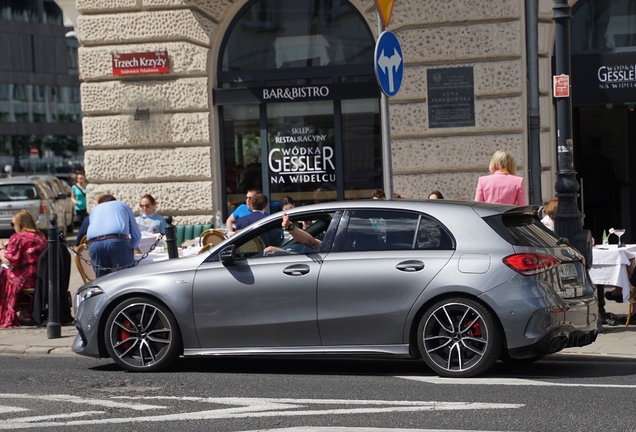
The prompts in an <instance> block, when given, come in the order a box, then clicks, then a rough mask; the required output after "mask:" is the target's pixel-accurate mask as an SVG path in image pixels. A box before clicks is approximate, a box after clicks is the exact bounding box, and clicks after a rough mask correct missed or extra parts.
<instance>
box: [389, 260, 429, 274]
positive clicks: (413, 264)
mask: <svg viewBox="0 0 636 432" xmlns="http://www.w3.org/2000/svg"><path fill="white" fill-rule="evenodd" d="M395 268H396V269H398V270H401V271H406V272H415V271H420V270H422V269H423V268H424V263H423V262H422V261H417V260H411V261H402V262H401V263H399V264H398V265H396V266H395Z"/></svg>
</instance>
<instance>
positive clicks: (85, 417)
mask: <svg viewBox="0 0 636 432" xmlns="http://www.w3.org/2000/svg"><path fill="white" fill-rule="evenodd" d="M635 366H636V365H635V364H634V362H633V361H625V360H618V359H605V360H602V361H599V359H598V358H590V357H580V356H566V355H556V356H552V357H549V358H548V359H545V360H542V361H540V362H538V363H536V364H534V365H525V366H510V365H506V364H503V363H498V364H496V365H495V367H494V368H493V369H492V370H491V371H490V372H489V373H488V374H487V375H484V376H481V377H478V378H472V379H466V380H450V379H440V378H438V377H436V376H435V375H433V374H432V373H431V372H430V371H429V370H428V369H427V368H426V367H425V366H424V365H423V364H422V363H419V362H415V361H376V360H331V359H324V360H306V359H294V360H289V359H277V358H250V359H248V358H223V359H214V358H200V359H190V358H188V359H181V360H180V361H179V362H178V363H177V364H176V365H175V367H173V368H172V369H170V370H169V371H167V372H163V373H146V374H136V373H129V372H124V371H122V370H120V369H119V368H118V367H116V366H115V365H114V363H112V362H111V361H110V360H95V359H88V358H83V357H78V356H69V357H61V356H60V357H58V356H52V355H49V356H33V355H31V356H10V355H1V356H0V430H5V429H11V430H15V429H17V430H20V429H33V428H37V429H42V430H74V431H75V430H87V431H88V430H90V431H110V430H114V429H117V430H126V431H142V430H153V431H173V430H185V429H186V428H187V429H188V430H195V431H211V430H214V431H251V430H270V429H274V430H279V429H287V430H294V431H299V430H303V431H309V430H311V431H314V432H322V431H326V430H330V431H335V430H337V431H339V432H341V431H345V430H347V431H349V430H351V431H363V430H365V429H364V428H382V429H398V430H413V429H417V430H462V431H468V430H470V431H474V430H480V431H553V430H554V431H556V430H558V431H576V432H580V431H607V430H621V431H630V430H635V429H636V420H635V416H634V411H635V410H634V408H633V399H634V395H635V394H636V367H635ZM288 428H292V429H288ZM308 428H310V429H308ZM322 428H350V429H322Z"/></svg>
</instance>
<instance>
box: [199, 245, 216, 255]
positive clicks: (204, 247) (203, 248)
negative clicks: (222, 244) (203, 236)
mask: <svg viewBox="0 0 636 432" xmlns="http://www.w3.org/2000/svg"><path fill="white" fill-rule="evenodd" d="M212 246H214V245H212V244H206V245H205V246H203V247H202V248H201V250H200V251H199V253H198V254H197V255H201V254H202V253H203V252H207V251H209V250H210V248H211V247H212Z"/></svg>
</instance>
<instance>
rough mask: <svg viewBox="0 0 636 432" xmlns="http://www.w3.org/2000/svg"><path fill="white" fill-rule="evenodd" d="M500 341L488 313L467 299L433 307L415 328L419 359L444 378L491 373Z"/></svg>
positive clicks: (498, 328)
mask: <svg viewBox="0 0 636 432" xmlns="http://www.w3.org/2000/svg"><path fill="white" fill-rule="evenodd" d="M502 340H503V339H502V334H501V329H500V327H499V326H498V325H497V322H496V321H495V319H494V318H493V315H492V314H491V312H490V311H489V310H487V309H486V308H485V307H484V306H482V305H481V304H479V303H477V302H476V301H473V300H469V299H466V298H448V299H444V300H442V301H439V302H437V303H435V304H434V305H433V306H431V307H430V308H429V309H428V310H427V311H426V313H425V314H424V316H423V317H422V319H421V321H420V324H419V326H418V336H417V342H418V346H419V349H420V354H421V355H422V358H423V359H424V361H425V362H426V364H427V365H428V366H429V367H430V368H431V369H432V370H433V371H434V372H435V373H437V374H439V375H440V376H445V377H452V378H462V377H464V378H465V377H471V376H475V375H478V374H480V373H482V372H485V371H486V370H488V369H490V368H491V367H492V365H493V364H494V363H495V362H496V361H497V359H498V358H499V355H500V353H501V349H502V345H503V342H502Z"/></svg>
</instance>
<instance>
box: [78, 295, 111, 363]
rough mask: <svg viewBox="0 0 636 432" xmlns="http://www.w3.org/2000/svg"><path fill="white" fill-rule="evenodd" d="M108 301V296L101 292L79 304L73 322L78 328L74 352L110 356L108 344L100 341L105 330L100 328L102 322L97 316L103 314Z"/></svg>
mask: <svg viewBox="0 0 636 432" xmlns="http://www.w3.org/2000/svg"><path fill="white" fill-rule="evenodd" d="M108 302H109V299H108V296H107V295H106V294H101V295H99V296H96V297H92V298H89V299H88V300H85V301H83V302H82V303H81V304H80V305H79V308H78V310H77V316H76V317H75V321H74V322H73V325H74V326H75V328H76V329H77V336H76V337H75V340H74V341H73V346H72V347H71V349H72V350H73V352H74V353H76V354H79V355H83V356H87V357H95V358H104V357H108V352H107V351H106V345H105V344H104V343H100V341H101V339H100V335H103V331H102V330H101V329H100V326H99V324H100V323H99V321H98V320H97V317H100V316H102V313H103V309H104V308H105V307H106V305H107V304H108ZM101 342H103V341H101Z"/></svg>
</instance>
